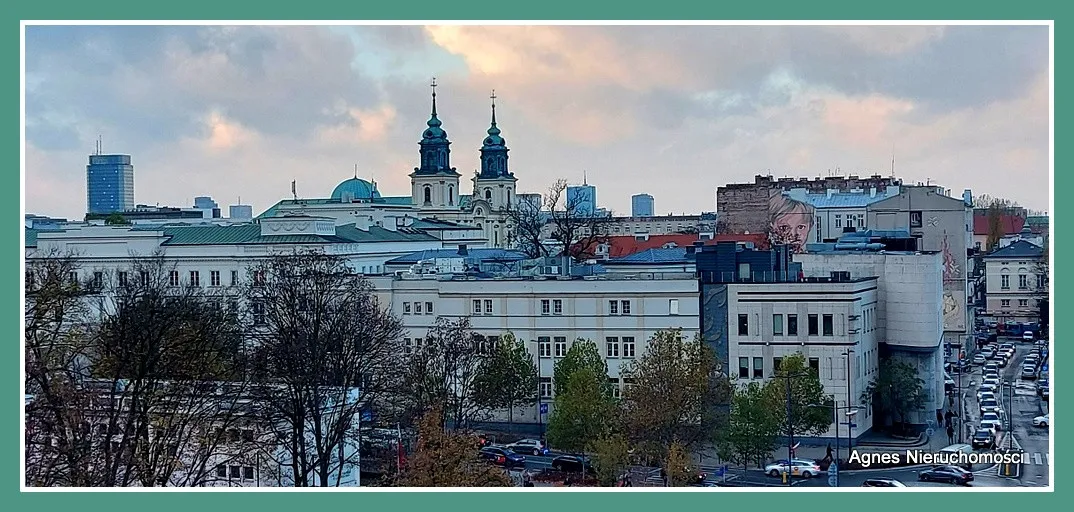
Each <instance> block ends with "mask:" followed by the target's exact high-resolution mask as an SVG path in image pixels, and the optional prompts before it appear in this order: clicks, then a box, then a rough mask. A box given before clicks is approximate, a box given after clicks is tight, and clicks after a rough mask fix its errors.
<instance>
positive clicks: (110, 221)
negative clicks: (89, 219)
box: [104, 212, 130, 226]
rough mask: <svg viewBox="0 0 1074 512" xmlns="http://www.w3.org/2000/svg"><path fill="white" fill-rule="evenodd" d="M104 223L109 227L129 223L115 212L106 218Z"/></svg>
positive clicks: (120, 214)
mask: <svg viewBox="0 0 1074 512" xmlns="http://www.w3.org/2000/svg"><path fill="white" fill-rule="evenodd" d="M104 223H105V224H107V225H110V226H121V225H127V224H130V221H129V220H127V218H126V217H124V216H123V214H122V213H119V212H116V213H112V214H110V215H109V216H108V217H106V218H105V219H104Z"/></svg>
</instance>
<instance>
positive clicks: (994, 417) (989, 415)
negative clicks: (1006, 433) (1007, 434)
mask: <svg viewBox="0 0 1074 512" xmlns="http://www.w3.org/2000/svg"><path fill="white" fill-rule="evenodd" d="M981 428H990V429H992V430H995V431H996V432H999V431H1000V430H1003V420H1000V419H999V415H998V414H996V413H994V412H986V413H983V414H981Z"/></svg>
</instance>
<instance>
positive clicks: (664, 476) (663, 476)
mask: <svg viewBox="0 0 1074 512" xmlns="http://www.w3.org/2000/svg"><path fill="white" fill-rule="evenodd" d="M660 480H663V481H664V487H667V486H668V472H667V471H664V468H660Z"/></svg>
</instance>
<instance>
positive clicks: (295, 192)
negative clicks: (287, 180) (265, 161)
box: [291, 180, 298, 201]
mask: <svg viewBox="0 0 1074 512" xmlns="http://www.w3.org/2000/svg"><path fill="white" fill-rule="evenodd" d="M295 182H296V180H291V195H292V196H294V198H295V201H298V192H297V191H296V189H295V186H296V183H295Z"/></svg>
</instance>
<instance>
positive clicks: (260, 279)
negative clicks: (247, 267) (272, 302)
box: [254, 270, 265, 286]
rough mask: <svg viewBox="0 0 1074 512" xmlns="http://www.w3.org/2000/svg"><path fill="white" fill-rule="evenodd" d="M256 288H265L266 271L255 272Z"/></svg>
mask: <svg viewBox="0 0 1074 512" xmlns="http://www.w3.org/2000/svg"><path fill="white" fill-rule="evenodd" d="M254 286H265V271H264V270H255V271H254Z"/></svg>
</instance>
